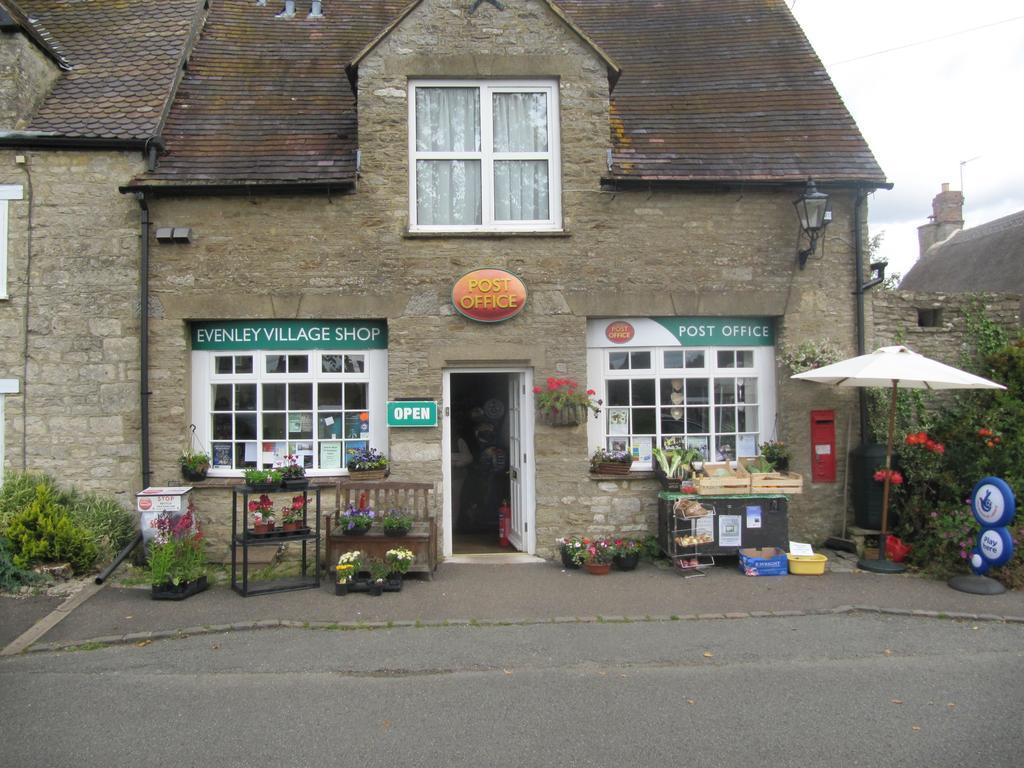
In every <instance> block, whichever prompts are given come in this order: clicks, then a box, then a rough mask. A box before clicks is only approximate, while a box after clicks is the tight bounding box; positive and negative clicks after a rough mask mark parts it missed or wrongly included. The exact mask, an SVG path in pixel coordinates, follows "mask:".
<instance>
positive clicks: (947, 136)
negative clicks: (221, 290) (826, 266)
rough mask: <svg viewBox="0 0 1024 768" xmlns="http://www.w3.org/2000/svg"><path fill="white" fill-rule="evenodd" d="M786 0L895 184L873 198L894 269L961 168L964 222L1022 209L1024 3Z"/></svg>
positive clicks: (874, 219) (909, 259)
mask: <svg viewBox="0 0 1024 768" xmlns="http://www.w3.org/2000/svg"><path fill="white" fill-rule="evenodd" d="M787 2H788V4H789V5H790V6H791V7H792V9H793V13H794V15H795V16H796V18H797V20H798V21H799V22H800V24H801V26H803V28H804V32H805V33H806V34H807V37H808V38H809V39H810V41H811V44H812V45H813V46H814V48H815V50H816V51H817V53H818V56H819V57H820V58H821V60H822V62H823V63H824V64H825V66H826V68H827V69H828V71H829V74H830V75H831V76H832V80H833V82H834V83H835V85H836V87H837V88H838V89H839V93H840V95H841V96H842V97H843V100H844V101H845V102H846V105H847V107H848V108H849V110H850V112H851V113H852V114H853V117H854V119H855V120H856V121H857V124H858V125H859V126H860V129H861V131H862V132H863V134H864V136H865V138H866V139H867V141H868V144H869V145H870V146H871V149H872V150H873V151H874V153H875V157H876V158H878V162H879V163H880V164H881V166H882V170H884V171H885V173H886V175H887V176H888V178H889V181H891V182H892V183H893V184H894V185H895V186H894V187H893V189H892V190H891V191H885V190H880V191H878V192H876V193H875V194H874V195H873V196H872V198H871V200H870V202H869V207H870V220H869V223H870V229H871V234H872V235H875V234H878V233H879V232H883V231H884V233H885V236H884V240H883V244H882V248H881V251H880V253H881V255H882V256H885V257H887V258H888V259H889V262H890V264H891V265H892V266H891V267H890V269H889V272H890V273H891V272H894V271H895V272H900V273H902V274H906V272H907V270H908V269H910V267H911V266H912V265H913V263H914V261H915V260H916V259H917V254H918V248H917V227H918V226H920V225H921V224H924V223H926V222H927V220H928V216H929V215H930V214H931V201H932V198H933V197H934V196H935V195H936V194H937V193H938V192H939V190H940V188H941V185H942V183H943V182H949V183H950V188H951V189H961V173H962V177H963V192H964V197H965V204H964V219H965V221H966V224H965V226H967V227H971V226H977V225H978V224H983V223H985V222H987V221H991V220H993V219H996V218H999V217H1000V216H1005V215H1007V214H1010V213H1014V212H1016V211H1021V210H1024V2H1021V0H971V1H969V2H965V1H964V0H858V1H857V2H841V1H840V0H787ZM893 49H896V50H893ZM964 161H966V162H965V163H964V164H963V165H962V166H961V163H962V162H964Z"/></svg>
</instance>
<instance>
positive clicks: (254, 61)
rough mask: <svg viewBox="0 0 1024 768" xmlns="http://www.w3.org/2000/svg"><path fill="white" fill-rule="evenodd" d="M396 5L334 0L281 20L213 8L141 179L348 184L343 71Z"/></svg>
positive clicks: (348, 102)
mask: <svg viewBox="0 0 1024 768" xmlns="http://www.w3.org/2000/svg"><path fill="white" fill-rule="evenodd" d="M405 4H406V3H405V2H404V0H392V1H391V2H388V0H375V1H374V2H361V3H356V2H347V3H342V2H337V1H336V2H329V3H324V14H325V15H324V18H321V19H316V20H307V19H306V18H305V17H304V15H303V14H304V13H305V9H297V11H296V16H295V18H293V19H289V20H282V19H275V18H274V15H275V14H276V13H278V11H279V10H280V5H279V4H275V3H272V4H271V5H272V6H273V7H271V5H268V6H266V7H258V6H256V5H255V4H254V2H253V1H252V0H219V1H218V2H214V3H213V4H212V5H211V9H210V14H209V17H208V19H207V23H206V26H205V28H204V29H203V32H202V34H201V36H200V39H199V41H198V42H197V44H196V47H195V50H194V52H193V56H192V58H191V60H190V61H189V65H188V72H187V73H186V75H185V78H184V79H183V80H182V83H181V85H180V87H179V88H178V94H177V97H176V98H175V100H174V105H173V107H172V108H171V113H170V115H169V117H168V119H167V124H166V126H165V128H164V134H163V135H164V139H165V141H166V142H167V147H168V152H167V153H166V154H164V155H162V156H161V158H160V163H159V165H158V166H157V169H156V171H154V172H153V173H150V174H147V175H146V181H147V183H149V182H154V181H155V182H157V183H160V182H163V183H197V182H198V183H275V182H276V183H287V182H296V181H299V182H304V181H316V182H323V183H330V182H335V181H336V182H339V183H347V182H352V181H353V180H354V179H355V149H356V115H355V98H354V97H353V95H352V86H351V84H350V83H349V80H348V77H347V75H346V73H345V65H346V64H347V63H348V61H349V60H350V59H351V58H352V57H353V56H354V55H355V54H356V52H357V51H358V50H359V49H360V48H361V47H362V46H364V45H366V43H367V42H369V41H370V40H372V39H373V37H374V35H375V34H377V32H379V31H380V30H381V28H383V27H384V26H385V25H386V24H387V23H388V21H390V20H391V19H392V18H393V17H394V16H395V15H396V14H398V13H399V12H400V11H401V10H402V8H403V6H404V5H405ZM298 5H300V6H301V5H302V4H298ZM300 11H301V12H300Z"/></svg>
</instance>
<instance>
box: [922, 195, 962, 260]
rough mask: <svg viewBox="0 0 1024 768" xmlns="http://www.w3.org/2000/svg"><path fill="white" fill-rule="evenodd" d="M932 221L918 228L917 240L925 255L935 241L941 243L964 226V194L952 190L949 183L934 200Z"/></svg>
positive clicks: (930, 217)
mask: <svg viewBox="0 0 1024 768" xmlns="http://www.w3.org/2000/svg"><path fill="white" fill-rule="evenodd" d="M928 218H929V219H930V221H929V222H928V223H927V224H923V225H921V226H920V227H918V228H917V242H918V246H919V248H920V255H921V256H922V257H923V256H924V255H925V254H926V253H927V252H928V249H929V248H931V247H932V246H933V245H935V243H941V242H942V241H943V240H945V239H946V238H948V237H949V236H950V235H952V234H953V233H954V232H957V231H959V230H961V229H963V228H964V194H963V192H957V191H953V190H950V188H949V184H948V183H945V184H943V185H942V191H941V192H939V194H937V195H936V196H935V198H934V199H933V200H932V215H931V216H929V217H928Z"/></svg>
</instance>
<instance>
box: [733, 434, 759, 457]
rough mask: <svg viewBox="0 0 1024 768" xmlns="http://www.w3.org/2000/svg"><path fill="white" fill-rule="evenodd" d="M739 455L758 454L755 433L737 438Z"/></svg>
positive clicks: (737, 453) (737, 452)
mask: <svg viewBox="0 0 1024 768" xmlns="http://www.w3.org/2000/svg"><path fill="white" fill-rule="evenodd" d="M736 455H737V456H757V440H756V439H755V437H754V435H740V436H739V437H737V438H736Z"/></svg>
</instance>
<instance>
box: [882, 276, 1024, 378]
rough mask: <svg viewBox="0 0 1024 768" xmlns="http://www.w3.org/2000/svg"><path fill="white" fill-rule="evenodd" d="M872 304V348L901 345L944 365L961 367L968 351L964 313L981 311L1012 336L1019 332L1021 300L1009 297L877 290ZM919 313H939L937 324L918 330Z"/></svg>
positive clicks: (1001, 295) (1002, 295) (1020, 298)
mask: <svg viewBox="0 0 1024 768" xmlns="http://www.w3.org/2000/svg"><path fill="white" fill-rule="evenodd" d="M872 305H873V313H872V314H873V317H872V323H871V324H870V325H869V327H870V328H871V331H872V334H873V336H872V344H871V349H874V348H876V347H882V346H886V345H889V344H904V345H906V346H908V347H910V349H912V350H914V351H915V352H919V353H921V354H922V355H925V356H926V357H931V358H934V359H935V360H940V361H942V362H944V363H946V364H947V365H956V366H958V365H961V362H962V357H963V355H964V353H969V352H970V349H969V348H968V347H969V342H968V341H967V340H966V328H965V324H966V323H965V314H969V313H970V312H975V311H978V310H983V311H984V313H985V315H986V316H987V317H988V318H989V319H990V320H992V321H993V322H995V323H997V324H998V325H1000V326H1001V327H1003V328H1005V329H1006V330H1007V331H1009V332H1011V333H1015V332H1017V331H1019V330H1020V329H1021V317H1022V314H1021V309H1022V297H1020V296H1013V295H1010V294H977V295H975V294H963V293H953V294H945V293H927V292H915V291H877V292H876V293H874V294H872ZM919 310H930V311H935V310H938V312H939V313H940V317H939V323H938V325H937V326H935V327H924V328H923V327H920V326H919V325H918V311H919Z"/></svg>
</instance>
